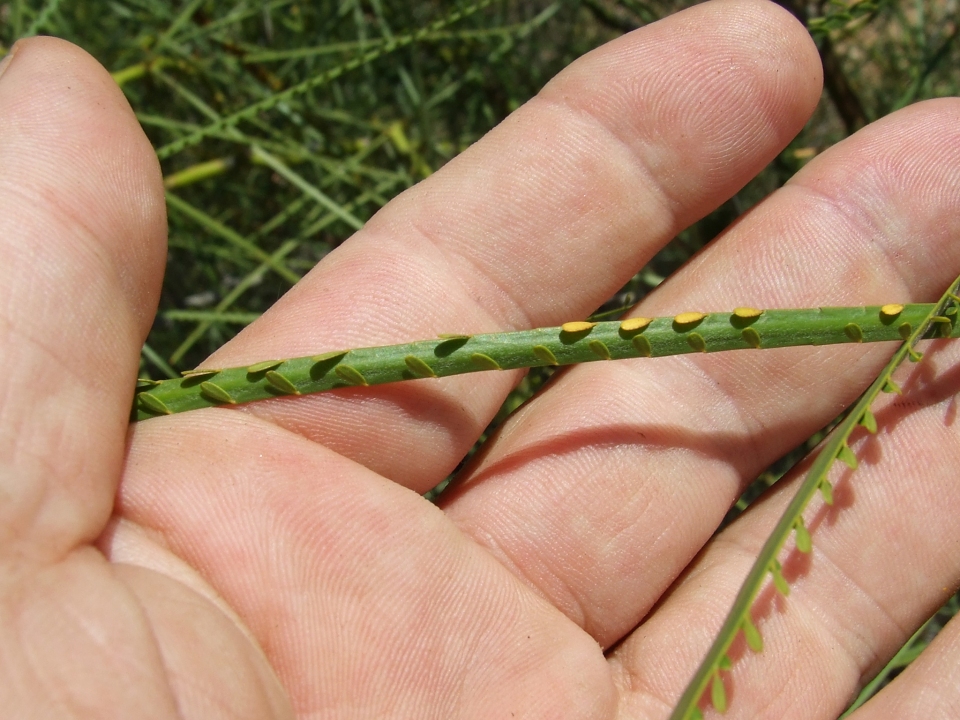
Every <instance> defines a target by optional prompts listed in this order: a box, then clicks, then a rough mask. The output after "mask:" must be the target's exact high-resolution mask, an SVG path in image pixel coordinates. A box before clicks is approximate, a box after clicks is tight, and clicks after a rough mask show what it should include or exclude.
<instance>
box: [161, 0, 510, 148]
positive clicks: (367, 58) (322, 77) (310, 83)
mask: <svg viewBox="0 0 960 720" xmlns="http://www.w3.org/2000/svg"><path fill="white" fill-rule="evenodd" d="M494 2H495V0H481V1H480V2H476V3H473V4H472V5H468V6H466V7H464V8H463V9H461V10H455V11H453V12H451V13H450V14H448V15H447V16H446V17H445V18H442V19H440V20H438V21H437V22H434V23H431V24H430V25H428V26H426V27H424V28H422V29H420V30H417V31H415V32H412V33H409V34H407V35H400V36H397V37H396V38H394V39H393V40H389V41H387V42H384V43H383V44H381V45H380V46H379V47H377V48H375V49H373V50H370V51H368V52H365V53H363V54H361V55H359V56H358V57H355V58H353V59H352V60H349V61H347V62H345V63H343V64H342V65H338V66H336V67H334V68H331V69H329V70H327V71H325V72H321V73H318V74H317V75H315V76H313V77H311V78H308V79H306V80H304V81H302V82H300V83H297V84H296V85H294V86H292V87H289V88H287V89H286V90H283V91H281V92H278V93H275V94H273V95H271V96H269V97H267V98H264V99H263V100H261V101H259V102H256V103H253V104H251V105H248V106H247V107H245V108H243V109H242V110H238V111H237V112H235V113H233V114H231V115H227V116H225V117H222V118H220V119H219V120H216V121H214V122H212V123H210V124H209V125H206V126H204V127H203V128H201V129H200V130H198V131H196V132H193V133H190V134H189V135H186V136H185V137H182V138H180V139H179V140H174V141H173V142H171V143H167V144H166V145H164V146H163V147H161V148H158V149H157V157H159V158H160V159H161V160H162V159H164V158H167V157H170V156H171V155H175V154H176V153H178V152H181V151H182V150H185V149H186V148H188V147H191V146H193V145H196V144H198V143H200V142H202V141H203V140H204V139H205V138H206V137H207V136H209V135H211V134H213V133H215V132H219V131H222V130H224V129H225V128H229V127H233V126H235V125H236V124H237V123H239V122H241V121H243V120H246V119H249V118H252V117H254V116H256V115H257V114H258V113H261V112H264V111H265V110H270V109H271V108H274V107H276V106H277V105H279V104H280V103H281V102H283V101H285V100H289V99H290V98H292V97H295V96H297V95H302V94H304V93H307V92H309V91H310V90H314V89H316V88H318V87H320V86H322V85H326V84H327V83H329V82H331V81H333V80H336V79H337V78H339V77H340V76H342V75H344V74H345V73H348V72H350V71H351V70H356V69H357V68H359V67H362V66H364V65H367V64H368V63H371V62H373V61H374V60H377V59H379V58H380V57H382V56H384V55H388V54H390V53H392V52H396V51H397V50H400V49H401V48H404V47H406V46H408V45H412V44H413V43H415V42H418V41H420V40H421V39H423V38H424V37H426V36H427V35H429V34H430V33H431V32H436V31H437V30H440V29H442V28H444V27H446V26H447V25H450V24H452V23H455V22H457V21H459V20H462V19H463V18H465V17H467V16H469V15H473V14H474V13H477V12H479V11H480V10H483V9H484V8H486V7H487V6H489V5H492V4H493V3H494Z"/></svg>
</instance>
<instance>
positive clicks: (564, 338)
mask: <svg viewBox="0 0 960 720" xmlns="http://www.w3.org/2000/svg"><path fill="white" fill-rule="evenodd" d="M933 308H934V306H933V305H930V304H918V305H905V306H904V305H885V306H883V307H881V306H868V307H854V308H813V309H806V310H767V311H764V312H761V311H759V310H750V309H748V308H739V309H738V310H736V311H734V312H732V313H710V314H706V315H704V314H701V313H683V314H681V315H677V316H676V317H673V318H669V317H668V318H654V319H652V320H647V321H645V322H644V321H643V320H641V319H637V318H633V319H630V320H625V321H623V322H619V321H612V322H601V323H567V324H565V325H563V326H561V327H551V328H540V329H536V330H521V331H518V332H504V333H490V334H484V335H449V336H448V335H441V336H439V337H437V338H435V339H432V340H421V341H419V342H412V343H404V344H401V345H389V346H384V347H368V348H359V349H354V350H339V351H335V352H325V353H322V354H320V355H314V356H311V357H302V358H295V359H288V360H279V359H278V360H274V361H268V362H263V363H256V364H255V365H251V366H248V367H240V368H228V369H207V368H204V369H202V370H197V371H188V372H187V373H184V374H185V376H186V377H183V378H177V379H174V380H163V381H159V382H155V381H141V383H140V385H139V392H138V394H137V398H136V401H135V408H134V413H133V416H132V419H134V420H144V419H147V418H151V417H155V416H157V415H167V414H172V413H178V412H184V411H187V410H195V409H198V408H205V407H215V406H217V405H234V404H239V403H246V402H251V401H254V400H264V399H267V398H272V397H278V396H283V395H306V394H309V393H315V392H323V391H325V390H333V389H336V388H342V387H349V386H356V385H361V386H365V385H380V384H383V383H392V382H399V381H403V380H413V379H417V378H427V377H445V376H448V375H459V374H463V373H469V372H479V371H484V370H513V369H517V368H529V367H536V366H543V365H571V364H574V363H582V362H591V361H596V360H619V359H625V358H636V357H661V356H666V355H679V354H683V353H691V352H716V351H721V350H744V349H751V348H777V347H791V346H796V345H831V344H836V343H848V342H879V341H884V340H903V339H905V338H907V337H909V336H910V335H911V333H913V332H914V330H915V329H916V328H918V327H920V325H921V324H922V323H923V322H924V321H925V319H926V317H927V316H928V315H929V314H930V312H931V311H932V310H933ZM950 328H951V332H953V333H954V334H955V335H960V331H955V328H954V326H953V325H950Z"/></svg>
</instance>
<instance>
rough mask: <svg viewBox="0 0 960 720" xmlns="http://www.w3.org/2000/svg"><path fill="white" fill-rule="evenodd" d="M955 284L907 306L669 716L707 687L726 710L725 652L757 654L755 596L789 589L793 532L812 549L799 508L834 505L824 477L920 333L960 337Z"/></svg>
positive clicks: (694, 711) (676, 716)
mask: <svg viewBox="0 0 960 720" xmlns="http://www.w3.org/2000/svg"><path fill="white" fill-rule="evenodd" d="M958 285H960V278H958V279H957V280H956V281H954V283H953V284H952V285H951V286H950V288H949V289H948V290H947V292H946V293H944V295H943V297H942V298H941V299H940V301H939V302H938V303H936V304H935V305H913V306H908V307H910V308H911V317H912V320H911V322H910V329H909V331H907V332H904V333H903V337H902V339H903V340H904V342H903V344H902V346H901V347H900V349H899V350H897V352H896V353H895V354H894V356H893V357H892V358H891V360H890V362H889V363H887V365H886V367H885V368H884V369H883V372H881V373H880V375H879V376H878V377H877V379H876V380H874V382H873V383H872V384H871V385H870V387H869V388H867V390H866V392H864V393H863V395H862V396H861V397H860V399H859V400H858V401H857V403H856V404H855V405H854V406H853V408H852V409H851V410H850V411H849V412H848V413H847V416H846V417H845V418H844V420H843V421H842V422H841V423H840V424H839V425H838V426H837V428H836V429H835V430H834V432H833V433H832V435H831V436H830V439H829V440H827V442H826V443H824V445H823V448H822V449H821V450H820V453H819V455H817V458H816V459H815V460H814V461H813V463H812V465H811V466H810V470H809V472H808V473H807V476H806V477H805V478H804V480H803V483H802V484H801V485H800V488H799V490H797V493H796V495H795V496H794V497H793V499H792V500H791V501H790V504H789V505H788V506H787V509H786V511H784V513H783V515H782V517H781V518H780V520H779V521H778V523H777V525H776V527H775V528H774V529H773V532H771V533H770V535H769V537H768V538H767V541H766V542H765V543H764V545H763V548H762V549H761V550H760V554H759V555H758V556H757V559H756V561H755V562H754V564H753V567H752V568H751V569H750V572H749V574H748V575H747V579H746V580H745V581H744V583H743V586H742V587H741V588H740V592H739V593H738V594H737V597H736V599H735V600H734V603H733V607H732V608H731V610H730V613H729V614H728V615H727V618H726V620H725V621H724V623H723V626H722V627H721V628H720V631H719V632H718V633H717V636H716V638H715V639H714V641H713V644H712V645H711V647H710V649H709V650H708V651H707V655H706V657H705V658H704V659H703V661H702V663H701V664H700V667H699V668H697V671H696V673H695V674H694V677H693V679H692V680H691V681H690V683H689V685H687V688H686V689H685V690H684V693H683V695H682V696H681V698H680V701H679V702H678V703H677V705H676V706H675V707H674V710H673V713H672V714H671V715H670V720H695V719H696V718H700V717H702V714H701V712H700V709H699V707H698V704H699V702H700V700H701V698H702V697H703V696H704V694H705V693H706V692H707V689H708V687H709V688H710V692H711V702H712V704H713V706H714V707H715V708H716V709H717V710H718V711H719V712H721V713H722V712H724V710H725V709H726V692H725V689H724V684H723V678H722V676H721V671H726V670H729V669H730V667H731V665H732V664H731V662H730V660H729V658H728V657H727V650H728V649H729V648H730V645H731V644H732V643H733V641H734V639H735V638H736V637H737V634H738V633H739V632H743V633H744V636H745V638H746V640H747V644H748V645H749V646H750V647H751V649H753V650H754V651H755V652H760V651H761V650H762V647H763V641H762V639H761V636H760V632H759V631H758V630H757V628H756V626H755V625H754V623H753V619H752V618H751V616H750V608H751V606H752V605H753V601H754V599H755V598H756V597H757V594H758V593H759V592H760V589H761V587H762V586H763V584H764V581H765V580H766V578H767V576H768V575H769V576H771V578H772V580H773V584H774V586H775V587H776V588H777V590H778V591H779V592H780V593H781V594H783V595H787V594H789V592H790V587H789V584H788V583H787V581H786V579H785V578H784V576H783V574H782V572H781V565H780V563H779V561H778V560H777V556H778V555H779V553H780V551H781V550H782V548H783V546H784V544H785V543H786V541H787V539H788V538H789V537H790V535H791V534H792V533H793V534H795V538H796V547H797V549H798V550H799V551H801V552H804V553H808V552H810V551H811V549H812V546H811V537H810V532H809V531H808V530H807V528H806V526H805V525H804V522H803V511H804V510H805V509H806V507H807V505H808V504H809V503H810V501H811V500H812V499H813V497H814V496H815V495H816V494H817V492H818V491H819V492H820V493H821V494H822V495H823V499H824V501H825V502H826V503H827V504H828V505H829V504H832V503H833V487H832V485H831V484H830V482H829V480H828V479H827V474H828V473H829V471H830V468H831V467H832V466H833V464H834V463H835V462H836V461H837V460H840V461H842V462H844V463H845V464H846V465H848V466H849V467H850V468H851V469H856V467H857V458H856V455H855V454H854V453H853V451H852V450H851V449H850V447H849V445H848V444H847V442H848V440H849V438H850V435H851V433H852V432H853V431H854V429H855V428H856V427H857V426H863V427H864V428H866V429H867V430H868V431H869V432H871V433H875V432H876V431H877V422H876V419H875V418H874V416H873V413H872V412H871V411H870V406H871V405H872V404H873V402H874V401H875V400H876V398H877V397H878V396H879V395H880V393H881V392H899V388H897V386H896V385H895V384H894V382H893V379H892V375H893V372H894V370H896V369H897V367H899V365H900V364H901V363H902V362H903V361H904V359H906V358H907V357H910V358H911V359H913V360H919V359H920V358H921V357H922V356H921V355H920V354H919V353H918V352H917V351H916V348H915V346H916V343H917V342H918V341H919V340H920V339H922V338H924V337H930V336H936V337H957V336H958V335H960V323H958V322H956V318H957V307H958V306H957V302H958V300H960V298H958V297H957V295H956V293H957V291H958ZM885 307H886V306H885ZM913 308H916V310H917V315H915V316H914V315H913V314H912V309H913ZM906 312H907V309H906V308H904V311H903V313H901V314H900V315H899V316H898V318H897V321H896V323H894V324H896V325H898V326H899V325H900V324H901V323H900V319H901V318H903V317H904V316H905V314H906ZM854 334H855V333H854ZM865 334H866V333H865Z"/></svg>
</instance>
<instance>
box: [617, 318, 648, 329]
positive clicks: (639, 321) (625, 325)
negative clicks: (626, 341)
mask: <svg viewBox="0 0 960 720" xmlns="http://www.w3.org/2000/svg"><path fill="white" fill-rule="evenodd" d="M652 322H653V318H645V317H635V318H628V319H626V320H624V321H622V322H621V323H620V329H621V330H623V331H624V332H634V331H635V330H642V329H643V328H645V327H646V326H647V325H649V324H650V323H652Z"/></svg>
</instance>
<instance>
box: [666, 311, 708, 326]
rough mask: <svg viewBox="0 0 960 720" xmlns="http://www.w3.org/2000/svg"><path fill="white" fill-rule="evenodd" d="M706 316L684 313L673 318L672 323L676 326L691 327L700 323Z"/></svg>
mask: <svg viewBox="0 0 960 720" xmlns="http://www.w3.org/2000/svg"><path fill="white" fill-rule="evenodd" d="M706 316H707V315H706V313H699V312H685V313H680V314H679V315H676V316H674V318H673V321H674V322H675V323H676V324H677V325H692V324H693V323H695V322H700V321H701V320H703V319H704V318H705V317H706Z"/></svg>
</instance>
